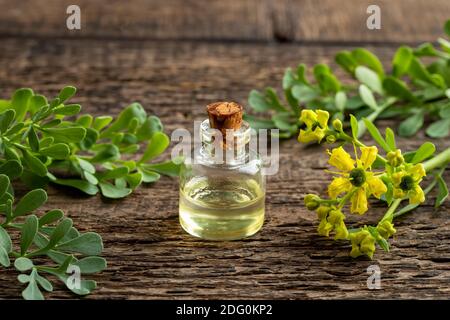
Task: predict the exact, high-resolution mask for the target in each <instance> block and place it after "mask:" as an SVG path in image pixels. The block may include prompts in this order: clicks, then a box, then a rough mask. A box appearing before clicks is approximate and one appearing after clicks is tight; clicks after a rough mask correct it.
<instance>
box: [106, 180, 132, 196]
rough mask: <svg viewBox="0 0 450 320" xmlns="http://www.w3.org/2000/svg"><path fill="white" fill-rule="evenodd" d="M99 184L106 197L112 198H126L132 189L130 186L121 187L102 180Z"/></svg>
mask: <svg viewBox="0 0 450 320" xmlns="http://www.w3.org/2000/svg"><path fill="white" fill-rule="evenodd" d="M99 186H100V190H101V191H102V195H103V196H105V197H106V198H111V199H120V198H124V197H126V196H128V195H129V194H130V193H131V191H132V190H131V189H129V188H119V187H117V186H115V185H112V184H110V183H107V182H100V183H99Z"/></svg>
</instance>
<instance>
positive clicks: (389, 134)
mask: <svg viewBox="0 0 450 320" xmlns="http://www.w3.org/2000/svg"><path fill="white" fill-rule="evenodd" d="M385 137H386V143H387V144H388V146H389V148H391V150H392V151H394V150H395V149H397V147H396V145H395V135H394V131H392V129H391V128H386V131H385Z"/></svg>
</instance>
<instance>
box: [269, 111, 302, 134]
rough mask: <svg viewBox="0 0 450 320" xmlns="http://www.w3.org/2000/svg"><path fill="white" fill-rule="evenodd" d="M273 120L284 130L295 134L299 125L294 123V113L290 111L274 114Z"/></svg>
mask: <svg viewBox="0 0 450 320" xmlns="http://www.w3.org/2000/svg"><path fill="white" fill-rule="evenodd" d="M272 121H273V123H274V124H275V126H276V127H277V128H278V129H280V130H283V131H289V132H291V133H292V134H295V133H296V132H297V125H296V124H292V123H291V121H292V114H291V113H289V112H280V113H277V114H274V115H273V116H272Z"/></svg>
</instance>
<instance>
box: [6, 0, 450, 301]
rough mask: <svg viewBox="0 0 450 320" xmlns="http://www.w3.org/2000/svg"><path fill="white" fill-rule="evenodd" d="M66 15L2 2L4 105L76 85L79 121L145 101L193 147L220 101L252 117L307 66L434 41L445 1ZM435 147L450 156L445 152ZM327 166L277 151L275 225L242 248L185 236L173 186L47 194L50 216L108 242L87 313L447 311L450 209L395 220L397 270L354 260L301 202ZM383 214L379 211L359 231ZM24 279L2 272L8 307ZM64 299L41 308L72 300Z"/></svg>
mask: <svg viewBox="0 0 450 320" xmlns="http://www.w3.org/2000/svg"><path fill="white" fill-rule="evenodd" d="M72 2H73V1H65V0H64V1H56V0H45V1H44V0H42V1H30V0H29V1H20V2H18V1H15V2H11V1H7V0H0V8H2V9H1V10H0V35H1V37H0V48H1V49H0V95H1V97H3V98H4V97H7V96H9V95H10V94H11V93H12V92H13V91H14V90H15V89H16V88H19V87H24V86H29V87H32V88H33V89H34V90H35V91H38V92H41V93H43V94H51V95H53V94H56V93H57V91H58V90H59V89H60V88H61V87H62V86H63V85H66V84H72V85H75V86H76V87H77V88H78V89H79V92H78V94H77V97H76V99H75V100H76V102H79V103H81V104H82V105H83V110H84V111H86V112H90V113H93V114H96V115H99V114H113V115H114V114H117V113H118V112H119V110H120V109H121V108H123V107H124V106H126V105H127V104H128V103H130V102H133V101H139V102H140V103H142V105H143V106H144V107H145V109H146V110H147V111H148V112H150V113H153V114H155V115H157V116H159V117H160V118H161V119H162V121H163V123H164V124H165V130H166V132H167V133H170V132H171V131H172V130H174V129H176V128H181V127H183V128H187V129H189V130H191V131H192V129H193V128H192V123H193V120H196V119H203V118H204V117H205V114H204V106H205V105H206V104H207V103H209V102H211V101H216V100H222V99H233V100H236V101H239V102H242V103H243V104H244V105H247V96H248V92H249V91H250V90H251V89H253V88H258V89H262V88H263V87H265V86H268V85H271V86H274V87H275V88H277V89H280V83H281V78H282V75H283V70H284V68H286V67H288V66H296V65H297V64H298V63H299V62H304V63H306V64H308V65H309V66H311V65H312V64H314V63H318V62H325V63H331V65H332V66H333V67H336V66H335V64H334V63H333V55H334V54H335V53H336V52H337V51H338V50H341V49H351V48H353V47H354V46H360V45H362V46H365V47H367V48H369V49H372V50H374V51H375V52H376V53H377V54H378V55H379V56H380V57H381V58H382V60H383V61H384V62H387V63H388V62H389V61H390V59H391V57H392V54H393V53H394V51H395V48H396V47H397V45H398V44H399V43H409V44H417V43H419V42H422V41H434V40H435V39H436V38H437V37H439V36H441V34H442V31H441V30H442V25H443V22H444V21H445V20H446V19H447V18H450V2H448V1H447V0H428V1H414V4H412V1H409V0H397V1H388V0H386V1H368V0H351V1H345V2H343V1H332V0H324V1H320V2H319V1H313V0H300V1H289V0H283V1H258V0H249V1H235V0H232V1H207V0H202V1H186V0H184V1H183V0H153V1H144V0H128V1H118V0H116V1H106V0H104V1H88V0H80V1H76V2H77V3H78V4H79V5H80V7H81V11H82V29H81V30H80V31H68V30H67V29H66V27H65V19H66V17H67V15H66V13H65V10H66V8H67V6H68V5H69V4H71V3H72ZM372 3H375V4H379V5H380V7H381V8H382V29H381V30H376V31H370V30H368V29H367V28H366V27H365V20H366V18H367V16H368V15H367V14H366V8H367V6H368V5H369V4H372ZM338 75H339V76H341V77H343V76H344V75H343V73H342V72H338ZM383 125H392V126H394V127H395V126H396V123H384V124H383ZM425 139H426V138H425V137H424V135H423V132H421V133H419V134H418V136H417V137H416V138H414V139H401V140H400V142H399V143H400V145H401V146H402V149H408V148H416V147H418V146H419V145H420V144H421V143H422V142H423V141H424V140H425ZM434 142H435V143H436V145H437V146H438V149H440V150H442V149H444V148H446V147H448V146H450V140H449V139H448V138H447V139H441V140H435V141H434ZM166 157H167V155H166ZM326 160H327V159H326V157H325V156H324V150H323V148H320V147H308V148H306V147H304V146H302V145H300V144H299V143H297V142H296V141H295V140H290V141H283V143H282V144H281V156H280V166H281V167H280V172H279V174H278V175H276V176H272V177H270V178H269V179H268V187H267V219H266V222H265V224H264V227H263V229H262V230H261V231H260V232H259V233H258V234H257V235H255V236H253V237H251V238H249V239H246V240H243V241H237V242H207V241H202V240H198V239H195V238H192V237H190V236H188V235H187V234H186V233H184V232H183V231H182V230H181V228H180V226H179V224H178V182H177V180H176V179H171V178H166V177H164V178H162V179H161V180H160V181H159V182H158V183H156V184H154V185H151V186H148V187H141V188H139V189H138V190H137V191H136V192H135V193H133V194H132V195H131V196H129V197H128V198H126V199H123V200H117V201H108V200H103V199H101V198H100V197H99V196H97V197H84V196H79V195H74V194H72V193H70V192H67V190H60V189H56V188H54V187H50V188H49V201H48V203H47V204H46V208H55V207H58V208H62V209H64V210H65V211H66V212H67V214H68V215H69V216H70V217H71V218H72V219H73V220H74V223H75V224H76V225H77V226H78V227H79V228H80V229H81V230H83V231H87V230H91V231H96V232H98V233H100V234H101V235H102V236H103V239H104V244H105V251H104V257H105V258H106V259H107V260H108V268H107V269H106V270H105V271H104V272H102V273H101V274H99V275H96V276H94V278H95V279H96V280H97V281H98V284H99V288H98V289H97V290H96V291H95V292H94V293H93V294H92V295H90V296H89V297H88V298H91V299H104V298H118V299H180V298H196V299H209V298H216V299H231V298H236V299H255V298H262V299H265V298H275V299H305V298H449V297H450V289H449V284H450V264H449V262H450V227H449V213H450V206H449V202H448V201H447V202H446V204H444V206H442V207H441V208H440V209H438V210H435V209H433V201H432V200H433V199H430V200H429V201H427V203H426V204H425V205H423V206H421V207H420V208H419V209H418V210H416V211H415V212H414V213H412V214H409V215H407V216H405V217H403V218H402V219H400V220H399V221H398V223H397V227H398V228H397V229H398V234H397V237H396V238H395V239H394V240H393V241H392V251H391V252H390V253H389V254H387V253H384V252H383V251H382V250H381V249H378V250H377V253H376V255H375V257H374V260H373V261H370V260H366V259H358V260H353V259H351V258H349V257H348V252H349V245H348V244H347V243H344V244H339V243H336V242H334V241H332V240H328V239H324V238H321V237H319V236H317V235H316V226H317V222H316V217H315V214H314V213H311V212H308V211H307V210H306V209H305V208H304V206H303V197H304V196H305V194H307V193H310V192H317V193H322V194H323V193H324V189H325V187H326V185H327V182H328V180H329V176H328V175H327V174H326V173H324V172H323V169H324V168H325V167H326V166H327V165H326ZM445 179H446V180H447V181H449V179H450V172H449V171H448V170H447V171H446V173H445ZM381 214H383V207H382V205H381V204H380V203H378V202H373V203H371V210H370V212H369V213H368V214H367V215H366V216H364V218H365V219H367V223H370V222H375V221H376V220H377V219H378V218H379V216H380V215H381ZM350 221H356V220H354V219H353V220H350ZM372 264H376V265H379V266H380V268H381V272H382V289H381V290H369V289H367V285H366V280H367V277H368V274H367V272H366V269H367V267H368V266H369V265H372ZM16 277H17V274H16V272H15V271H13V270H9V271H4V270H1V272H0V298H17V297H20V292H21V290H22V289H23V287H22V285H21V284H19V282H18V281H17V279H16ZM55 289H56V290H55V291H54V292H53V293H51V294H49V295H47V297H49V298H74V296H73V295H71V294H70V293H68V291H66V290H64V288H63V287H62V285H57V286H56V288H55Z"/></svg>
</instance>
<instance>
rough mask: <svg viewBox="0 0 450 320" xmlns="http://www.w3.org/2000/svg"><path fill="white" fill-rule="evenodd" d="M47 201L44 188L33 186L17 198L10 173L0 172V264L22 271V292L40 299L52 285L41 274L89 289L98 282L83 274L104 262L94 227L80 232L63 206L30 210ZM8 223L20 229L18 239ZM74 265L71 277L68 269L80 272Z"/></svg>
mask: <svg viewBox="0 0 450 320" xmlns="http://www.w3.org/2000/svg"><path fill="white" fill-rule="evenodd" d="M46 201H47V194H46V192H45V191H44V190H43V189H34V190H32V191H30V192H28V193H27V194H25V195H24V196H23V197H22V198H21V199H20V200H19V201H15V197H14V191H13V189H12V186H11V184H10V180H9V177H8V176H7V175H4V174H0V267H1V266H3V267H6V268H8V267H10V266H11V265H13V266H14V268H15V269H16V270H17V271H19V272H20V274H19V276H18V280H19V282H20V283H23V284H25V285H26V287H25V289H24V290H23V292H22V296H23V298H25V299H27V300H42V299H44V296H43V294H42V289H43V290H45V291H53V285H52V284H51V282H50V281H49V279H47V278H46V277H45V276H44V275H45V274H47V275H52V276H54V277H56V278H58V279H60V280H61V281H62V282H63V283H64V284H65V285H66V286H67V287H68V288H69V289H70V290H71V291H72V292H74V293H75V294H78V295H86V294H89V293H90V292H91V291H92V290H93V289H95V287H96V282H95V281H93V280H88V279H82V278H81V277H84V275H88V274H93V273H96V272H100V271H102V270H103V269H104V268H106V261H105V259H103V258H101V257H99V256H98V255H100V254H101V252H102V250H103V242H102V239H101V237H100V236H99V235H98V234H96V233H93V232H87V233H80V232H79V231H78V230H77V229H76V228H74V227H73V226H72V220H71V219H70V218H66V217H64V212H62V211H61V210H58V209H54V210H50V211H48V212H47V213H45V214H43V215H40V216H37V215H36V214H35V213H34V211H35V210H37V209H39V207H40V206H42V205H43V204H44V203H45V202H46ZM10 229H11V230H13V229H16V230H18V231H19V232H20V237H19V238H18V239H17V241H12V239H11V236H10ZM16 238H17V237H16ZM36 258H38V259H39V260H38V261H39V263H37V262H36V261H35V259H36ZM44 260H45V262H46V263H45V264H44V263H43V261H44ZM70 268H72V269H70ZM74 268H77V269H78V271H79V277H80V278H79V279H75V278H74V279H73V280H74V281H71V275H70V273H69V274H68V273H67V272H68V271H70V270H73V271H74V272H78V271H75V270H76V269H74Z"/></svg>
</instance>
